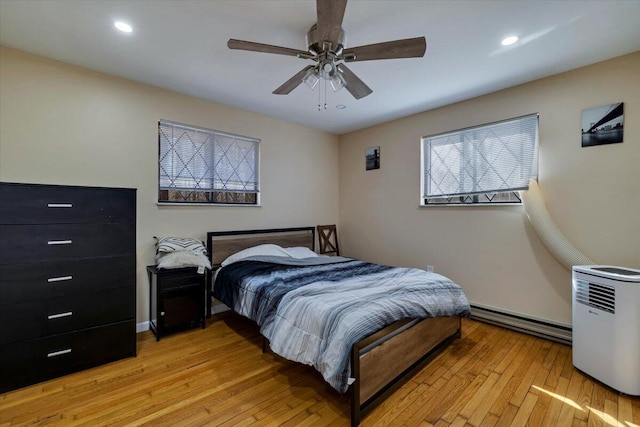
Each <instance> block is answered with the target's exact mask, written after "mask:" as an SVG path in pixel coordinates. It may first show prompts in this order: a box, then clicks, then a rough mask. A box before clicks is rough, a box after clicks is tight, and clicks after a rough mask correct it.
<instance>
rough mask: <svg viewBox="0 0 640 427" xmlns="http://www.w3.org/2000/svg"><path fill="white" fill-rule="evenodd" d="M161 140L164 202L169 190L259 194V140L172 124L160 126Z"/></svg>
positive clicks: (163, 123) (226, 200)
mask: <svg viewBox="0 0 640 427" xmlns="http://www.w3.org/2000/svg"><path fill="white" fill-rule="evenodd" d="M158 139H159V144H160V149H159V156H158V159H159V160H158V163H159V187H160V190H161V191H160V193H161V196H160V200H161V201H163V196H162V195H163V194H167V193H166V190H172V191H181V192H182V193H181V194H184V192H186V191H190V192H209V193H212V192H215V193H216V194H218V193H220V192H222V193H225V192H230V193H234V194H235V193H258V192H259V157H260V156H259V144H260V140H259V139H256V138H249V137H245V136H240V135H233V134H229V133H224V132H219V131H215V130H211V129H204V128H198V127H195V126H189V125H184V124H180V123H174V122H169V121H160V122H159V123H158ZM163 190H165V193H163ZM243 200H244V199H243ZM253 200H255V196H254V197H253ZM171 201H176V200H171ZM185 201H189V200H185ZM210 201H211V202H215V200H214V199H213V198H212V199H211V200H210ZM224 202H225V203H228V202H229V200H228V199H225V201H224Z"/></svg>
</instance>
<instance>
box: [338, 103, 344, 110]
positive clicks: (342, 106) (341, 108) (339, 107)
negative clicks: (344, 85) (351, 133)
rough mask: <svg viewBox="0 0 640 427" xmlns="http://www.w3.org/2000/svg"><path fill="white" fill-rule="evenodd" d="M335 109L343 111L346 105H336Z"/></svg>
mask: <svg viewBox="0 0 640 427" xmlns="http://www.w3.org/2000/svg"><path fill="white" fill-rule="evenodd" d="M336 108H337V109H338V110H344V109H345V108H347V106H346V105H344V104H338V105H336Z"/></svg>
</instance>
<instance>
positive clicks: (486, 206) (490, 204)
mask: <svg viewBox="0 0 640 427" xmlns="http://www.w3.org/2000/svg"><path fill="white" fill-rule="evenodd" d="M494 206H500V207H503V206H513V207H518V206H522V202H520V203H451V204H439V205H419V206H418V208H427V209H428V208H451V207H456V208H462V207H464V208H469V207H474V208H490V207H494Z"/></svg>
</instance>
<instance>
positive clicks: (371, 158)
mask: <svg viewBox="0 0 640 427" xmlns="http://www.w3.org/2000/svg"><path fill="white" fill-rule="evenodd" d="M365 162H366V165H367V170H368V171H369V170H372V169H380V147H370V148H367V151H366V154H365Z"/></svg>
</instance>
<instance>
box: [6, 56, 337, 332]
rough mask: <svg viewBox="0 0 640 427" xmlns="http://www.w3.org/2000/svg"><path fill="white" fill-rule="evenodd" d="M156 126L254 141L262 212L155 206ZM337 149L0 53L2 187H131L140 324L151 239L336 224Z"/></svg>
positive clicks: (226, 111)
mask: <svg viewBox="0 0 640 427" xmlns="http://www.w3.org/2000/svg"><path fill="white" fill-rule="evenodd" d="M159 119H168V120H173V121H177V122H182V123H188V124H192V125H197V126H202V127H207V128H211V129H216V130H222V131H226V132H231V133H236V134H241V135H247V136H252V137H257V138H260V139H261V140H262V143H261V187H262V207H258V208H256V207H210V206H206V207H184V206H182V207H158V206H157V205H156V201H157V185H158V182H157V174H158V159H157V150H158V142H157V141H158V137H157V122H158V120H159ZM338 150H339V148H338V138H337V137H336V136H334V135H330V134H327V133H324V132H320V131H316V130H311V129H308V128H305V127H302V126H298V125H293V124H290V123H286V122H283V121H280V120H275V119H271V118H268V117H265V116H262V115H258V114H253V113H249V112H246V111H242V110H238V109H235V108H231V107H227V106H223V105H219V104H215V103H212V102H208V101H204V100H202V99H197V98H193V97H188V96H184V95H180V94H177V93H175V92H170V91H167V90H162V89H158V88H154V87H151V86H147V85H142V84H139V83H135V82H132V81H128V80H124V79H119V78H115V77H112V76H108V75H104V74H99V73H96V72H92V71H88V70H85V69H81V68H78V67H74V66H71V65H67V64H63V63H60V62H55V61H51V60H48V59H44V58H41V57H37V56H33V55H28V54H25V53H22V52H19V51H16V50H12V49H7V48H0V181H9V182H29V183H44V184H73V185H89V186H107V187H109V186H113V187H132V188H137V189H138V215H137V216H138V220H137V248H138V249H137V258H138V261H137V265H138V274H137V281H138V322H142V321H145V320H147V319H148V283H147V279H146V276H145V272H144V267H145V266H146V265H148V264H152V263H153V262H154V247H153V236H157V235H175V236H185V237H187V236H189V237H194V238H198V239H202V240H204V239H205V236H206V232H207V231H216V230H234V229H251V228H273V227H292V226H307V225H315V224H323V223H335V222H337V220H338V198H337V197H336V194H337V192H338Z"/></svg>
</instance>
